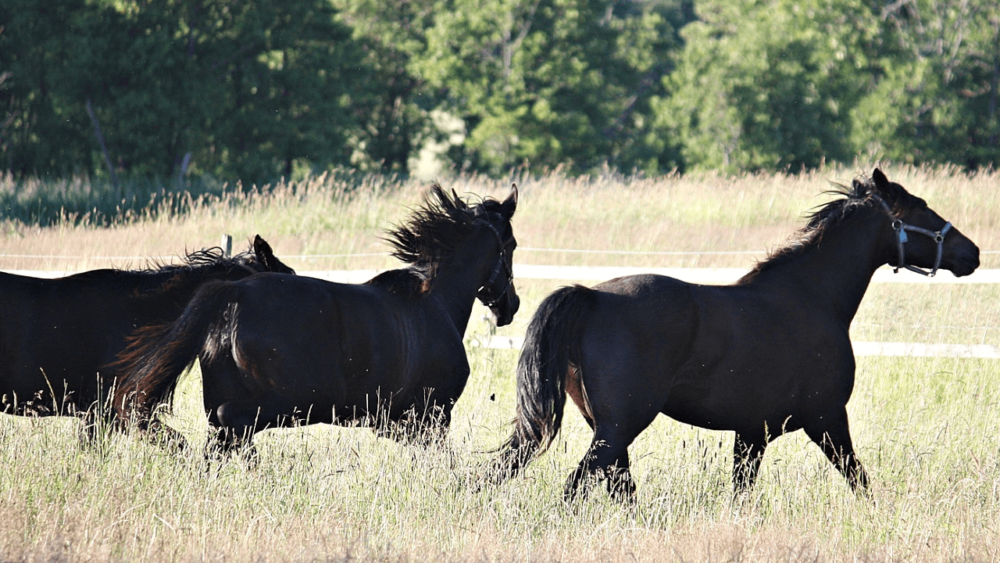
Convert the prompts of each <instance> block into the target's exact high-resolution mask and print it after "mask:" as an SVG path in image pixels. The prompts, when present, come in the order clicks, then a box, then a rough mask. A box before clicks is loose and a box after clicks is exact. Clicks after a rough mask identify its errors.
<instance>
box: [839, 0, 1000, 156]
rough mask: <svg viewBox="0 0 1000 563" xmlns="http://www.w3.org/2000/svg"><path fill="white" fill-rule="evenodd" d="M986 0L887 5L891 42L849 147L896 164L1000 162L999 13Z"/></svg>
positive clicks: (921, 0) (859, 112) (924, 0)
mask: <svg viewBox="0 0 1000 563" xmlns="http://www.w3.org/2000/svg"><path fill="white" fill-rule="evenodd" d="M996 8H997V6H996V3H995V2H993V1H990V0H969V1H964V0H963V1H956V0H945V1H943V2H930V1H928V0H918V1H915V2H908V3H901V4H893V5H892V6H890V7H889V8H886V10H885V17H886V18H887V21H888V22H889V24H890V25H891V30H890V31H891V32H892V33H891V36H892V40H891V41H892V44H891V45H889V46H888V48H887V50H886V52H885V53H884V54H883V56H882V57H881V60H880V61H879V67H880V70H881V72H880V73H878V74H876V75H874V76H873V82H874V87H873V88H872V90H871V92H870V93H869V95H868V96H866V97H865V99H864V100H862V101H861V103H860V104H859V105H858V107H857V108H856V109H855V111H854V112H853V114H852V116H851V119H852V121H853V122H854V123H855V130H854V132H853V139H854V145H855V146H856V147H857V148H858V149H859V150H867V151H869V152H872V153H876V154H881V155H884V156H886V157H888V158H891V159H893V160H896V161H900V162H910V163H918V164H919V163H927V162H953V163H957V164H961V165H964V166H967V167H969V168H976V167H980V166H986V165H989V164H991V163H992V164H996V163H997V162H998V161H1000V116H998V112H997V88H998V80H1000V12H998V11H997V9H996Z"/></svg>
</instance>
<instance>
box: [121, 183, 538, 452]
mask: <svg viewBox="0 0 1000 563" xmlns="http://www.w3.org/2000/svg"><path fill="white" fill-rule="evenodd" d="M516 205H517V191H516V187H515V189H514V190H513V191H512V193H511V195H510V197H508V198H507V199H506V200H505V201H503V202H502V203H501V202H499V201H495V200H492V199H487V200H485V201H483V202H482V203H480V204H478V205H473V206H468V205H467V204H466V203H465V202H463V201H462V200H461V199H459V198H458V196H457V195H448V194H447V193H446V192H445V191H444V190H442V189H441V187H440V186H437V185H435V186H434V187H433V188H432V192H431V194H430V196H429V197H428V199H427V201H426V203H425V205H424V206H423V207H422V208H420V209H418V210H417V211H416V212H415V213H414V216H413V217H412V218H411V219H410V221H409V222H408V223H407V224H406V225H404V226H401V227H399V228H397V229H396V230H395V231H393V232H391V233H390V235H389V241H390V243H391V244H392V245H393V246H394V248H395V252H394V253H393V254H394V255H395V256H396V257H397V258H399V259H401V260H402V261H404V262H406V263H409V264H411V266H410V267H408V268H405V269H400V270H392V271H388V272H385V273H383V274H380V275H379V276H377V277H375V278H374V279H372V280H371V281H369V282H368V283H365V284H359V285H354V284H340V283H331V282H327V281H323V280H319V279H308V278H303V277H292V276H277V275H269V274H264V275H259V276H253V277H250V278H247V279H245V280H242V281H238V282H220V283H214V284H209V285H206V286H205V287H204V288H202V289H201V290H200V291H199V292H198V295H197V296H196V297H195V298H194V299H193V300H192V301H191V303H190V305H188V308H187V309H186V310H185V311H184V314H182V315H181V316H180V318H179V319H177V321H176V322H174V323H172V324H170V325H167V326H165V327H162V328H161V329H160V330H157V331H149V332H147V334H145V335H144V336H143V337H142V338H140V339H138V340H137V341H136V342H135V343H134V345H133V346H132V347H131V348H130V349H129V351H128V353H127V354H126V355H125V356H124V357H123V362H124V364H125V367H124V371H125V373H126V374H127V375H126V376H125V378H124V380H123V382H122V384H121V385H120V386H119V390H118V395H117V396H116V400H115V403H116V405H117V406H119V407H120V408H122V409H123V412H126V413H127V411H129V410H132V409H138V410H140V411H143V410H148V409H150V408H151V407H152V406H153V405H156V404H158V403H160V402H161V401H167V400H169V398H170V395H171V394H172V392H173V389H174V387H175V385H176V382H177V379H178V377H179V376H180V375H181V373H182V372H183V371H184V369H185V368H186V367H187V366H188V365H189V364H191V363H192V362H193V361H194V359H195V358H199V359H200V363H201V369H202V379H203V382H204V405H205V412H206V413H207V415H208V422H209V425H210V426H211V427H213V428H215V429H217V430H218V431H217V432H216V433H215V435H216V437H217V441H216V442H215V444H210V445H218V446H219V447H220V448H221V450H222V451H223V452H224V453H225V452H229V451H231V450H232V449H233V448H234V447H236V446H238V445H240V444H243V443H250V442H251V440H252V436H253V434H254V433H256V432H259V431H261V430H264V429H266V428H270V427H280V426H289V425H294V424H311V423H318V422H324V423H333V424H364V425H370V426H373V427H375V428H376V430H378V431H379V432H380V433H382V434H386V435H391V436H393V437H396V438H403V437H422V438H423V437H426V435H424V434H423V431H425V430H427V429H431V428H446V427H447V426H448V424H449V422H450V416H451V410H452V407H453V405H454V403H455V401H457V400H458V398H459V396H460V395H461V394H462V390H463V389H464V388H465V384H466V381H467V380H468V378H469V371H470V370H469V362H468V359H467V357H466V354H465V347H464V345H463V343H462V338H463V335H464V333H465V328H466V325H467V324H468V321H469V316H470V315H471V313H472V306H473V304H474V302H475V300H476V298H479V300H480V301H482V302H483V303H484V304H486V305H487V306H488V307H489V308H490V309H491V310H492V311H493V313H494V314H495V315H496V317H497V324H498V325H501V326H503V325H506V324H508V323H510V322H511V320H512V318H513V316H514V313H516V312H517V309H518V306H519V304H520V300H519V298H518V296H517V292H516V291H515V289H514V284H513V274H512V260H513V253H514V248H515V247H516V241H515V240H514V233H513V230H512V228H511V225H510V219H511V217H512V216H513V215H514V210H515V208H516ZM140 418H142V417H140ZM415 435H416V436H415Z"/></svg>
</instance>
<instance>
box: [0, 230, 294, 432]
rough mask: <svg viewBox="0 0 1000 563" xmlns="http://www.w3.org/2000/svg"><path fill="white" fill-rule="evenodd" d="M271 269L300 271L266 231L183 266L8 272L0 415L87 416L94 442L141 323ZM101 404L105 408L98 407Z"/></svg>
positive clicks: (2, 282) (1, 279) (0, 300)
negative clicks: (216, 283) (232, 251)
mask: <svg viewBox="0 0 1000 563" xmlns="http://www.w3.org/2000/svg"><path fill="white" fill-rule="evenodd" d="M264 271H275V272H287V273H294V272H293V270H292V269H291V268H289V267H287V266H285V265H284V264H282V263H281V261H280V260H278V259H277V258H275V256H274V253H273V252H272V251H271V247H270V246H269V245H268V244H267V242H265V241H264V239H262V238H260V236H259V235H258V236H257V237H256V239H255V240H254V242H253V248H252V252H246V253H243V254H239V255H237V256H234V257H231V258H230V257H225V256H223V255H222V251H221V249H218V248H212V249H206V250H200V251H197V252H193V253H191V254H188V255H187V257H186V259H185V260H184V263H183V264H181V265H169V266H158V267H155V268H152V269H147V270H117V269H102V270H92V271H88V272H82V273H79V274H75V275H72V276H67V277H64V278H58V279H40V278H33V277H26V276H18V275H14V274H8V273H3V272H0V393H2V404H0V412H4V413H7V414H15V415H27V416H74V415H80V414H86V417H87V422H86V424H85V425H84V430H85V434H84V436H85V437H88V438H93V432H94V423H95V422H96V421H97V420H98V414H97V413H98V411H102V412H103V413H105V414H106V415H110V413H111V412H112V411H111V409H102V408H100V407H104V406H108V405H105V404H104V403H105V402H106V401H107V399H108V397H109V393H110V392H111V389H112V387H113V385H114V383H115V380H116V378H117V377H118V375H119V374H118V372H117V370H116V369H115V368H114V367H113V366H112V365H111V364H112V363H114V362H115V361H116V360H117V357H118V354H120V353H121V352H122V351H124V350H125V348H126V346H127V344H128V337H129V335H130V334H132V333H133V331H135V330H136V329H137V328H139V327H142V326H145V325H150V324H155V325H159V324H162V323H165V322H170V321H172V320H174V319H176V318H177V317H178V316H179V315H180V314H181V312H182V311H183V310H184V307H185V306H186V305H187V303H188V301H189V300H190V299H191V297H192V296H193V295H194V293H195V291H196V290H197V289H198V287H199V286H201V284H203V283H205V282H206V281H208V280H218V279H239V278H243V277H246V276H249V275H251V274H255V273H258V272H264ZM95 405H96V406H97V407H98V408H93V407H95Z"/></svg>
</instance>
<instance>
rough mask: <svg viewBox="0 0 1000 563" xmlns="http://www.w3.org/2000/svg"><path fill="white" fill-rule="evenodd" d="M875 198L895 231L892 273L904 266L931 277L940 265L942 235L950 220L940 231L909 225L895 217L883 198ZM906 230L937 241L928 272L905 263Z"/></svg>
mask: <svg viewBox="0 0 1000 563" xmlns="http://www.w3.org/2000/svg"><path fill="white" fill-rule="evenodd" d="M875 199H877V200H878V202H879V203H881V204H882V207H883V208H885V211H886V213H888V214H889V217H890V218H891V219H892V230H894V231H896V246H897V247H898V248H899V260H898V261H897V262H896V265H895V266H893V267H892V271H893V273H896V274H898V273H899V269H900V268H906V269H907V270H910V271H911V272H916V273H918V274H920V275H922V276H927V277H929V278H933V277H934V276H935V275H936V274H937V271H938V268H939V267H940V266H941V254H942V253H943V252H944V248H943V247H944V237H945V235H947V234H948V231H950V230H951V221H948V222H947V223H945V224H944V228H942V229H941V230H940V231H932V230H930V229H925V228H923V227H918V226H916V225H910V224H908V223H904V222H903V220H902V219H899V218H898V217H896V214H895V213H893V212H892V208H890V207H889V204H887V203H886V202H885V200H883V199H882V198H880V197H876V198H875ZM906 231H913V232H914V233H920V234H922V235H927V236H929V237H931V238H932V239H934V242H935V243H937V258H935V259H934V268H933V269H932V270H931V271H929V272H928V271H927V270H924V269H921V268H918V267H917V266H912V265H909V264H907V263H906V250H905V249H904V248H903V245H905V244H906V243H907V241H908V240H909V237H908V236H907V235H906Z"/></svg>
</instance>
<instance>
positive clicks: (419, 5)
mask: <svg viewBox="0 0 1000 563" xmlns="http://www.w3.org/2000/svg"><path fill="white" fill-rule="evenodd" d="M334 3H335V4H336V6H337V8H338V10H340V11H341V13H340V19H341V20H342V21H343V22H344V23H346V24H348V25H350V26H351V28H352V29H353V33H354V39H355V41H356V42H357V43H358V44H359V49H360V51H361V52H362V53H363V57H364V58H363V61H364V63H365V66H366V67H367V68H369V69H370V71H371V73H372V79H371V80H370V81H368V82H367V83H365V84H360V85H356V86H355V92H354V94H353V97H352V102H353V103H352V110H353V113H354V115H355V116H356V118H357V120H358V122H359V123H360V124H361V128H360V129H359V130H358V137H357V139H356V141H355V142H354V143H353V144H354V145H356V147H357V150H356V152H355V154H354V156H353V161H352V162H353V164H354V165H355V166H356V167H358V168H360V169H362V170H370V169H380V170H382V171H385V172H402V173H406V172H408V171H409V160H410V158H411V157H413V156H415V153H416V152H417V150H418V148H419V145H420V144H421V143H422V142H423V141H425V140H426V139H427V138H430V137H433V136H434V131H433V128H432V125H431V121H430V117H429V113H428V110H429V109H430V108H429V104H428V103H427V100H426V92H425V83H424V81H423V80H422V79H421V78H420V77H419V76H418V75H417V74H416V73H414V72H413V71H412V70H411V66H412V65H413V64H414V61H416V60H418V59H419V58H420V57H421V56H423V53H424V51H425V50H426V43H427V40H426V37H425V35H426V30H427V29H428V28H429V27H430V26H431V25H432V23H433V0H413V1H409V0H334Z"/></svg>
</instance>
